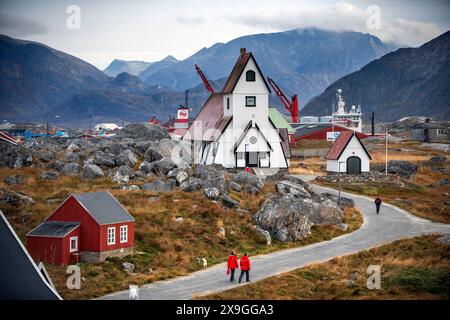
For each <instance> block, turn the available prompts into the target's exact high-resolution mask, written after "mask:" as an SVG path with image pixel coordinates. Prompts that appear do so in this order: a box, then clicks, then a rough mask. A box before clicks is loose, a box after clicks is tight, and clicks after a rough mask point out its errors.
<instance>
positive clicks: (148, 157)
mask: <svg viewBox="0 0 450 320" xmlns="http://www.w3.org/2000/svg"><path fill="white" fill-rule="evenodd" d="M162 158H163V156H162V155H161V154H160V153H159V152H158V151H156V150H155V148H154V146H150V147H149V148H148V149H147V151H145V153H144V160H145V161H147V162H154V161H158V160H161V159H162Z"/></svg>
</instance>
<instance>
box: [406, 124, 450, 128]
mask: <svg viewBox="0 0 450 320" xmlns="http://www.w3.org/2000/svg"><path fill="white" fill-rule="evenodd" d="M448 127H449V125H448V124H443V123H438V122H422V123H419V124H416V125H415V126H414V127H413V129H447V128H448Z"/></svg>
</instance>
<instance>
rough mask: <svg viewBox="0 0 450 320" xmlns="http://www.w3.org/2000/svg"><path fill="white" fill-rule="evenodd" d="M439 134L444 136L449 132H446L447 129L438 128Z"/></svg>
mask: <svg viewBox="0 0 450 320" xmlns="http://www.w3.org/2000/svg"><path fill="white" fill-rule="evenodd" d="M436 133H437V135H439V136H444V135H446V134H447V132H445V129H437V132H436Z"/></svg>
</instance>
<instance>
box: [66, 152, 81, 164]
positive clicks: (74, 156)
mask: <svg viewBox="0 0 450 320" xmlns="http://www.w3.org/2000/svg"><path fill="white" fill-rule="evenodd" d="M64 160H66V161H67V162H78V161H80V154H79V153H77V152H67V153H66V154H65V156H64Z"/></svg>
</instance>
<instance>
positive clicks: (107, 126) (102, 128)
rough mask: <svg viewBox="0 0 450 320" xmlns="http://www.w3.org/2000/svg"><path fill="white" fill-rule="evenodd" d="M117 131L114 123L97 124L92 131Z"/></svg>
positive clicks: (117, 127)
mask: <svg viewBox="0 0 450 320" xmlns="http://www.w3.org/2000/svg"><path fill="white" fill-rule="evenodd" d="M116 129H119V126H118V125H117V124H115V123H97V124H96V125H95V127H94V130H95V131H97V132H107V131H114V130H116Z"/></svg>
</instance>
